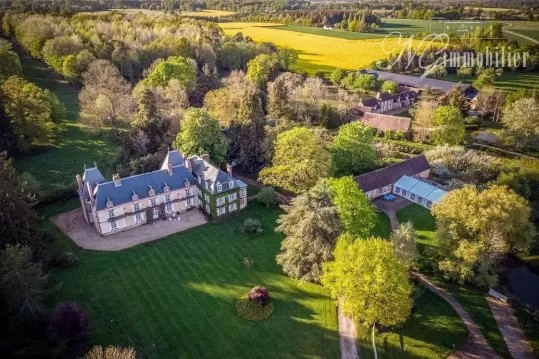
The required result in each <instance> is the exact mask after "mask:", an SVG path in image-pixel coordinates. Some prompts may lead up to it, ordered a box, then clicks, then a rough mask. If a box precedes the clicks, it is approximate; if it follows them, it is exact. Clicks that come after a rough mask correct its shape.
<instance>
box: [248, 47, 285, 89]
mask: <svg viewBox="0 0 539 359" xmlns="http://www.w3.org/2000/svg"><path fill="white" fill-rule="evenodd" d="M277 64H278V58H277V57H276V56H274V55H268V54H260V55H258V56H256V57H255V58H254V59H252V60H251V61H249V63H248V64H247V77H248V78H249V79H250V80H251V81H253V82H254V83H256V84H258V85H259V86H260V87H265V86H266V83H267V82H268V80H269V78H270V76H271V74H272V73H273V72H274V71H275V70H276V68H277Z"/></svg>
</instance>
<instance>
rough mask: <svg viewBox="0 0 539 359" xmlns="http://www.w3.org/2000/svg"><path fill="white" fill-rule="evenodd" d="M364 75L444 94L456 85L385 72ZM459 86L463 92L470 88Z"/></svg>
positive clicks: (373, 71)
mask: <svg viewBox="0 0 539 359" xmlns="http://www.w3.org/2000/svg"><path fill="white" fill-rule="evenodd" d="M365 73H367V74H370V75H374V76H375V77H377V78H379V77H382V78H383V79H384V80H390V81H393V82H396V83H397V84H399V85H404V86H410V87H414V88H419V89H424V88H426V87H427V86H428V87H436V88H439V89H440V90H441V91H443V92H446V93H447V92H449V91H450V90H451V89H452V88H453V87H454V86H456V85H457V84H456V83H455V82H451V81H443V80H436V79H429V78H424V79H422V78H420V77H416V76H409V75H402V74H394V73H392V72H385V71H376V70H366V71H365ZM461 86H462V89H463V90H466V89H468V88H469V87H470V85H469V84H461Z"/></svg>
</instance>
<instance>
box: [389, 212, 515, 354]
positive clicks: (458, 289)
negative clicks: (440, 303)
mask: <svg viewBox="0 0 539 359" xmlns="http://www.w3.org/2000/svg"><path fill="white" fill-rule="evenodd" d="M397 217H398V219H399V222H401V223H402V222H407V221H411V222H412V223H413V224H414V227H415V228H416V230H417V232H418V250H419V253H420V259H419V261H418V266H419V269H420V270H421V272H422V273H423V274H425V275H427V276H428V277H429V278H430V279H431V280H433V281H434V282H435V283H436V284H438V285H440V286H443V287H445V288H446V289H447V290H449V291H450V292H451V293H452V294H453V295H455V297H456V298H457V299H458V301H459V302H460V303H461V304H462V305H463V306H464V309H466V311H468V313H470V315H471V316H472V318H473V320H474V321H475V323H476V324H477V325H478V326H479V328H480V329H481V332H482V333H483V335H484V336H485V338H486V339H487V341H488V343H489V344H490V346H491V347H492V348H493V349H494V350H495V351H496V352H497V353H498V354H499V355H501V356H502V357H503V358H509V357H510V355H509V350H508V349H507V345H506V344H505V341H504V340H503V337H502V335H501V334H500V332H499V330H498V326H497V325H496V320H495V319H494V316H493V315H492V311H491V310H490V307H489V306H488V303H487V301H486V299H485V295H486V294H487V293H486V292H484V291H481V290H478V289H476V288H472V287H470V286H458V285H456V284H447V283H446V282H444V281H442V280H441V278H439V277H438V275H437V274H436V272H435V270H434V268H436V267H437V264H436V262H437V260H436V257H435V256H436V251H437V248H438V243H437V240H436V238H435V232H434V230H435V222H434V218H433V217H432V216H431V214H430V212H429V211H428V210H427V209H425V208H423V207H421V206H419V205H417V204H413V205H411V206H408V207H405V208H403V209H401V210H399V211H398V212H397ZM425 250H426V251H425Z"/></svg>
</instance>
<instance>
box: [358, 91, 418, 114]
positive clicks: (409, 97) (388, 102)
mask: <svg viewBox="0 0 539 359" xmlns="http://www.w3.org/2000/svg"><path fill="white" fill-rule="evenodd" d="M403 90H404V91H401V92H400V93H398V94H394V95H392V94H390V93H387V92H378V93H377V94H376V97H372V98H367V99H362V100H361V101H359V106H358V107H359V108H363V109H364V110H365V112H373V113H385V112H388V111H391V110H395V109H398V108H401V107H404V106H410V105H412V104H413V103H414V102H415V101H416V100H417V98H418V96H419V92H418V91H417V90H414V89H409V88H404V89H403Z"/></svg>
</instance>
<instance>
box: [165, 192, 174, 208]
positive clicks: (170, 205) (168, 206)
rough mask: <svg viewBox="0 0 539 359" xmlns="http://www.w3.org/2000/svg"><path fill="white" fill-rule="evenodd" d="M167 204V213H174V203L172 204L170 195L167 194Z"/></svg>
mask: <svg viewBox="0 0 539 359" xmlns="http://www.w3.org/2000/svg"><path fill="white" fill-rule="evenodd" d="M165 203H166V206H165V208H166V210H167V212H170V211H172V203H170V195H169V194H167V195H166V196H165Z"/></svg>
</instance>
